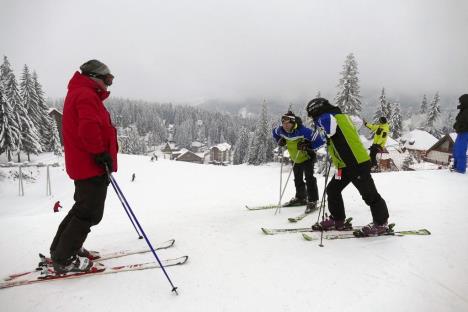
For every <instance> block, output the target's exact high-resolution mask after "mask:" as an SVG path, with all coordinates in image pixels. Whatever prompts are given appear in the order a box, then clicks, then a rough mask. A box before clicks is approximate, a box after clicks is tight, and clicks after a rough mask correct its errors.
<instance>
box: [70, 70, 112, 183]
mask: <svg viewBox="0 0 468 312" xmlns="http://www.w3.org/2000/svg"><path fill="white" fill-rule="evenodd" d="M109 94H110V92H108V91H104V90H102V89H101V88H100V87H99V85H98V84H97V83H96V81H94V80H92V79H91V78H89V77H87V76H84V75H81V74H80V73H79V72H75V74H74V75H73V77H72V79H71V80H70V82H69V83H68V93H67V97H66V98H65V103H64V107H63V118H62V132H63V147H64V150H65V166H66V169H67V173H68V175H69V176H70V178H72V179H73V180H82V179H87V178H91V177H95V176H100V175H103V174H104V173H105V170H104V168H102V167H101V166H99V165H98V164H96V162H95V161H94V156H96V155H97V154H100V153H103V152H107V153H109V154H110V155H111V156H112V159H113V166H112V171H114V172H115V171H117V150H118V144H117V131H116V129H115V128H114V126H113V125H112V123H111V119H110V115H109V112H108V111H107V109H106V108H105V107H104V104H103V102H102V101H103V100H105V99H106V98H107V97H108V96H109Z"/></svg>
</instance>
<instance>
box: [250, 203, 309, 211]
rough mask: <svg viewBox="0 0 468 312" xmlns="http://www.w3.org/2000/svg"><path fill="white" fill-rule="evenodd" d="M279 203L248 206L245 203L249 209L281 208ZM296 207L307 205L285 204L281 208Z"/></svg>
mask: <svg viewBox="0 0 468 312" xmlns="http://www.w3.org/2000/svg"><path fill="white" fill-rule="evenodd" d="M279 207H280V206H278V204H271V205H265V206H247V205H245V208H247V209H248V210H265V209H275V208H279ZM294 207H305V205H300V206H284V205H281V208H294Z"/></svg>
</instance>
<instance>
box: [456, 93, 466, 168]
mask: <svg viewBox="0 0 468 312" xmlns="http://www.w3.org/2000/svg"><path fill="white" fill-rule="evenodd" d="M458 101H459V102H460V105H458V106H457V108H458V109H459V110H460V112H459V113H458V115H457V117H456V119H455V124H454V125H453V128H454V129H455V131H456V132H457V138H456V140H455V144H454V145H453V160H454V162H453V168H454V170H455V171H456V172H459V173H466V151H467V147H468V94H463V95H462V96H460V98H459V99H458Z"/></svg>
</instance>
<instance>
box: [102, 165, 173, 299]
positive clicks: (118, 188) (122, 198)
mask: <svg viewBox="0 0 468 312" xmlns="http://www.w3.org/2000/svg"><path fill="white" fill-rule="evenodd" d="M106 171H107V175H108V177H109V180H110V182H111V184H112V186H113V187H114V190H115V192H116V193H117V196H118V197H119V199H120V202H121V203H122V205H123V206H124V208H125V211H127V210H128V212H130V214H131V216H132V218H133V220H135V223H136V224H137V226H138V228H139V229H140V232H141V234H143V237H144V238H145V241H146V243H147V244H148V247H149V248H150V249H151V252H152V253H153V255H154V257H155V258H156V261H157V262H158V263H159V266H160V267H161V269H162V271H163V272H164V275H165V276H166V278H167V280H168V281H169V284H171V287H172V291H173V292H174V293H175V294H176V295H178V294H179V293H178V292H177V287H175V286H174V284H173V283H172V281H171V278H170V277H169V275H168V274H167V271H166V269H165V268H164V266H163V264H162V263H161V260H159V257H158V255H157V254H156V251H155V250H154V248H153V245H151V242H150V241H149V239H148V236H146V233H145V231H144V230H143V228H142V227H141V225H140V222H138V219H137V217H136V216H135V214H134V213H133V210H132V208H131V207H130V205H129V204H128V202H127V199H126V198H125V196H124V194H123V193H122V190H121V189H120V187H119V185H118V184H117V181H116V180H115V179H114V176H113V175H112V173H111V172H110V171H109V168H107V166H106ZM130 220H131V219H130ZM132 223H133V222H132Z"/></svg>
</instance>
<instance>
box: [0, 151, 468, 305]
mask: <svg viewBox="0 0 468 312" xmlns="http://www.w3.org/2000/svg"><path fill="white" fill-rule="evenodd" d="M119 161H120V170H119V172H118V173H117V174H116V175H115V178H116V179H117V181H118V182H119V184H120V186H121V188H122V190H123V192H124V193H125V195H126V197H127V199H128V200H129V202H130V204H131V206H132V207H133V209H134V211H135V213H136V214H137V216H138V218H139V220H140V222H141V224H142V225H143V227H144V229H145V231H146V232H147V234H148V236H149V238H150V239H151V240H152V241H153V242H154V243H156V242H158V241H164V240H167V239H169V238H175V239H176V246H175V247H174V248H172V249H169V250H163V251H161V252H160V253H159V255H160V256H161V257H162V258H166V257H172V256H178V255H183V254H188V255H189V256H190V260H189V262H188V263H187V264H186V265H184V266H180V267H172V268H168V273H169V275H170V276H171V278H172V280H173V281H174V283H175V285H176V286H178V287H179V292H180V295H179V296H174V295H172V294H171V288H170V286H169V284H168V283H167V280H166V279H165V277H164V276H163V274H162V272H161V271H160V270H149V271H141V272H131V273H121V274H113V275H107V276H100V277H85V278H79V279H75V280H66V281H53V282H49V283H43V284H40V285H30V286H21V287H16V288H10V289H3V290H0V306H1V308H0V310H1V311H4V312H7V311H47V312H53V311H60V312H63V311H113V312H114V311H360V312H362V311H376V310H377V311H467V310H468V295H467V294H468V266H467V263H468V248H467V246H468V235H467V234H466V222H465V221H466V220H467V218H468V209H467V207H468V204H467V199H468V196H467V195H466V194H467V193H466V192H467V190H468V175H461V174H455V173H450V172H448V171H443V170H439V171H417V172H393V173H381V174H375V175H374V179H375V181H376V184H377V187H378V189H379V191H380V192H381V194H382V196H383V197H384V198H385V199H386V201H387V204H388V206H389V211H390V214H391V219H390V221H391V222H395V223H396V224H397V229H419V228H427V229H429V230H430V231H431V232H432V235H431V236H421V237H378V238H368V239H350V240H340V241H325V247H323V248H320V247H318V243H317V242H315V241H313V242H307V241H305V240H303V239H302V237H301V236H300V235H299V234H285V235H277V236H266V235H264V234H262V233H261V231H260V227H264V226H267V227H290V226H291V224H288V221H287V218H288V217H291V216H294V215H296V214H299V213H300V212H301V211H300V210H301V208H291V209H283V210H282V211H281V213H280V214H279V215H276V216H275V215H274V211H272V210H265V211H247V210H246V209H245V208H244V205H245V204H250V205H255V204H266V203H275V202H277V200H278V192H279V165H277V164H271V165H268V166H260V167H253V166H244V165H241V166H227V167H223V166H210V165H196V164H190V163H183V162H175V161H168V160H160V161H156V162H150V160H149V158H147V157H140V156H127V155H119ZM0 170H3V171H4V172H5V170H6V169H1V168H0ZM34 170H36V169H34ZM287 170H289V167H286V168H285V172H284V176H283V182H284V181H285V180H286V177H287V173H288V172H287ZM132 173H135V174H136V180H135V182H133V183H132V182H130V180H131V175H132ZM34 174H35V175H36V177H37V179H36V182H35V183H27V184H25V196H24V197H18V195H17V193H18V185H17V184H16V183H17V182H15V183H12V181H11V180H9V179H6V178H4V179H3V180H1V181H0V231H1V232H0V233H1V235H0V250H1V251H2V256H1V257H0V276H4V275H7V274H9V273H12V272H17V271H24V270H27V269H31V268H33V267H34V266H35V264H36V262H37V253H38V252H47V251H48V247H49V244H50V242H51V240H52V238H53V235H54V234H55V231H56V229H57V226H58V224H59V223H60V221H61V219H62V218H63V217H64V215H65V214H66V213H67V211H68V210H69V208H70V207H71V205H72V204H73V200H72V196H73V183H72V181H70V180H69V179H68V177H67V176H66V174H65V172H64V171H63V169H62V168H51V179H52V192H53V197H50V198H49V197H46V196H45V189H46V186H45V169H44V168H40V169H39V172H38V173H34ZM318 182H319V189H320V190H323V182H324V179H323V177H319V178H318ZM286 193H287V194H286V196H285V199H289V198H290V197H291V196H293V195H294V186H293V181H290V184H289V185H288V189H287V192H286ZM344 198H345V205H346V207H347V213H348V216H352V217H353V218H354V224H355V225H361V224H365V223H367V222H369V221H370V211H369V209H368V208H367V207H366V206H365V204H364V203H363V201H362V200H361V199H360V196H359V194H358V193H357V191H356V190H355V188H354V187H353V186H352V185H350V186H349V187H348V188H347V189H346V190H345V192H344ZM57 200H60V201H61V203H62V205H63V206H64V209H63V210H62V211H61V212H60V213H55V214H54V213H53V212H52V206H53V203H54V202H55V201H57ZM316 220H317V214H316V213H314V214H313V215H312V216H310V217H308V218H306V219H304V220H303V221H301V222H300V223H298V224H297V225H293V226H309V225H311V224H312V222H315V221H316ZM85 246H86V247H87V248H90V249H97V250H100V251H102V252H105V251H112V250H117V249H128V248H133V247H144V246H145V242H144V241H143V240H137V237H136V234H135V232H134V229H133V228H132V226H131V224H130V222H129V220H128V218H127V216H126V214H125V213H124V211H123V209H122V207H121V205H120V202H119V201H118V199H117V197H116V196H115V194H114V192H113V190H112V189H111V188H110V189H109V193H108V199H107V202H106V210H105V215H104V219H103V221H102V222H101V224H99V225H98V226H96V227H94V228H93V229H92V232H91V233H90V235H89V236H88V240H87V241H86V244H85ZM151 260H152V255H151V254H146V255H138V256H132V257H128V258H120V259H115V260H113V261H110V263H112V264H117V263H122V264H123V263H130V262H142V261H145V262H146V261H151Z"/></svg>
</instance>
